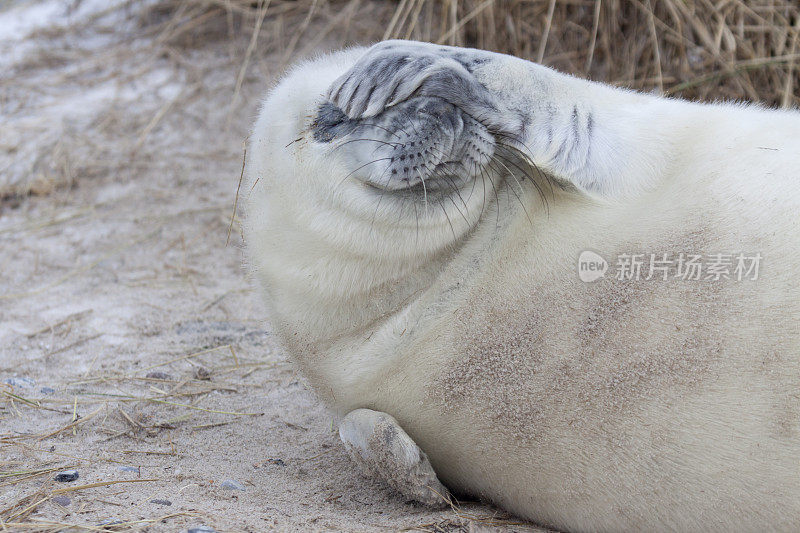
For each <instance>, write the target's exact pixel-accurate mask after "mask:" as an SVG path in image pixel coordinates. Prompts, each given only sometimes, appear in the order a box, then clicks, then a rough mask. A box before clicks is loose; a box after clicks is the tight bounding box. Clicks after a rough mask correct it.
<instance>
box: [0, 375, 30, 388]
mask: <svg viewBox="0 0 800 533" xmlns="http://www.w3.org/2000/svg"><path fill="white" fill-rule="evenodd" d="M3 383H5V384H6V385H11V386H12V387H14V388H17V389H30V388H31V387H33V386H34V385H36V382H35V381H34V380H32V379H31V378H26V377H24V376H22V377H18V378H6V379H4V380H3Z"/></svg>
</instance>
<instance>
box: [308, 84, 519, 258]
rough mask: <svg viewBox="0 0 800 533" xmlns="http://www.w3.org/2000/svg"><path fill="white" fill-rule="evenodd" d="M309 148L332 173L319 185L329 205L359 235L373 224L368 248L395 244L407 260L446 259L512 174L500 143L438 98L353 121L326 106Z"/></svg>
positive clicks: (319, 111) (414, 100)
mask: <svg viewBox="0 0 800 533" xmlns="http://www.w3.org/2000/svg"><path fill="white" fill-rule="evenodd" d="M306 139H307V141H308V142H307V143H305V147H306V148H307V149H308V150H309V151H310V152H309V153H311V154H313V155H314V157H313V159H315V160H316V161H318V162H320V168H323V167H324V168H326V169H327V172H325V173H319V174H317V176H318V178H319V179H320V181H318V182H317V183H316V186H317V187H320V188H322V189H327V190H329V194H327V195H326V198H329V199H330V198H334V199H335V200H334V201H338V204H337V208H338V209H339V210H340V212H341V214H342V216H343V217H345V218H347V219H348V220H350V222H351V223H353V229H354V230H355V227H363V226H364V224H363V223H364V222H366V223H367V225H368V229H367V235H366V237H368V239H369V240H370V241H372V242H374V241H375V239H376V238H377V239H379V240H384V239H390V241H389V242H392V246H395V247H397V246H400V247H401V248H404V249H405V250H406V252H405V253H411V252H413V253H417V252H422V253H423V254H425V253H427V252H425V251H424V250H428V251H433V250H437V249H441V247H443V246H449V245H450V244H452V243H453V242H454V240H457V239H459V238H460V237H461V236H462V235H464V234H466V233H467V232H468V231H469V230H470V229H472V228H473V227H474V226H475V225H476V224H477V223H478V222H479V220H480V218H481V215H482V213H484V212H485V211H486V210H487V208H488V207H489V206H490V204H492V203H493V202H495V201H496V200H497V195H498V191H501V190H502V189H503V181H504V176H503V172H502V170H503V165H506V166H509V165H508V163H507V162H506V163H504V162H503V159H504V156H503V154H504V150H505V151H507V149H504V147H503V145H502V144H501V143H498V141H497V137H496V136H495V134H493V133H492V132H490V131H489V129H488V128H487V127H486V126H485V125H484V124H483V123H481V122H480V121H479V120H478V119H476V118H475V117H473V116H471V115H469V114H468V113H466V112H464V111H463V110H462V109H461V108H459V107H458V106H455V105H453V104H451V103H448V102H447V101H445V100H444V99H442V98H438V97H430V96H413V97H410V98H408V99H406V100H404V101H401V102H398V103H396V104H395V105H392V106H390V107H387V108H386V109H385V110H383V111H382V112H380V113H378V114H377V115H375V116H370V117H362V118H356V119H354V118H350V117H348V116H347V115H346V114H345V113H344V112H343V111H342V110H341V109H340V108H338V107H337V106H336V105H334V104H333V103H331V102H330V101H324V102H323V103H321V104H319V105H318V107H316V109H315V113H314V114H313V115H312V118H311V121H310V125H309V127H308V129H307V130H306ZM506 157H507V156H506ZM309 159H311V158H309ZM326 201H329V200H326ZM422 241H424V243H423V242H422ZM395 250H397V248H395Z"/></svg>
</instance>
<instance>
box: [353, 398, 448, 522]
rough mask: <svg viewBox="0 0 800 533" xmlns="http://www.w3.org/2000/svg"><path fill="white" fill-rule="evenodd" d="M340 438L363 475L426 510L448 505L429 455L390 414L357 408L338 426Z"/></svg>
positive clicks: (446, 493) (446, 496)
mask: <svg viewBox="0 0 800 533" xmlns="http://www.w3.org/2000/svg"><path fill="white" fill-rule="evenodd" d="M339 437H341V439H342V442H343V443H344V447H345V448H346V449H347V452H348V453H349V454H350V457H352V458H353V460H354V461H355V462H356V463H357V464H358V465H359V466H360V467H361V469H362V470H363V471H364V473H365V474H367V475H368V476H371V477H378V478H380V479H382V480H384V481H385V482H387V483H388V484H389V485H391V486H392V488H394V489H395V490H397V491H398V492H400V493H401V494H402V495H403V496H405V497H406V498H408V499H410V500H413V501H415V502H418V503H421V504H422V505H425V506H428V507H436V508H443V507H447V506H448V505H450V501H451V500H450V494H449V493H448V491H447V489H446V488H445V487H444V486H443V485H442V484H441V482H439V478H437V477H436V472H434V471H433V467H432V466H431V463H430V461H428V456H427V455H425V452H423V451H422V450H421V449H420V448H419V446H417V445H416V443H415V442H414V441H413V440H411V437H409V436H408V434H407V433H406V432H405V431H403V428H401V427H400V425H399V424H398V423H397V420H395V419H394V418H393V417H391V416H390V415H387V414H386V413H381V412H379V411H372V410H370V409H356V410H355V411H351V412H350V413H348V414H347V416H345V417H344V419H343V420H342V422H341V423H340V424H339Z"/></svg>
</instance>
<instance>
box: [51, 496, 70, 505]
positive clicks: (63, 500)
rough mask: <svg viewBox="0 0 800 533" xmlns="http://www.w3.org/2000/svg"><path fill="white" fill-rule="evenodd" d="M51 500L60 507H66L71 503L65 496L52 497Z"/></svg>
mask: <svg viewBox="0 0 800 533" xmlns="http://www.w3.org/2000/svg"><path fill="white" fill-rule="evenodd" d="M52 499H53V501H54V502H56V503H57V504H58V505H60V506H61V507H67V506H68V505H69V504H70V503H72V500H70V499H69V498H68V497H66V496H53V498H52Z"/></svg>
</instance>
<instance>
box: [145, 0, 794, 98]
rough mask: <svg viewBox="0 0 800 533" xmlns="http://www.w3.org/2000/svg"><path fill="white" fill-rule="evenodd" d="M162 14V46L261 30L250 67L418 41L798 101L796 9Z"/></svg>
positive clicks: (670, 85)
mask: <svg viewBox="0 0 800 533" xmlns="http://www.w3.org/2000/svg"><path fill="white" fill-rule="evenodd" d="M158 9H160V10H164V12H172V13H174V15H173V17H172V19H171V22H170V25H169V26H170V32H168V33H165V34H164V40H171V39H175V38H181V39H182V41H183V42H186V41H187V39H188V41H189V42H190V41H191V40H192V39H198V38H203V37H202V36H204V35H207V32H208V31H210V30H211V29H212V28H215V30H214V31H216V32H217V33H218V34H220V35H222V34H223V33H224V32H225V31H227V34H228V35H233V34H235V33H236V32H237V31H239V30H240V29H244V30H245V31H250V32H251V33H252V30H253V28H254V27H255V28H257V29H258V32H257V33H252V35H253V39H252V40H251V44H252V45H253V46H251V47H249V48H248V49H247V53H246V58H245V59H246V60H247V59H249V58H250V57H251V55H252V54H253V52H254V50H257V52H256V53H255V55H260V54H270V53H274V52H275V51H280V52H281V53H282V54H283V57H284V58H286V59H287V60H288V59H289V58H291V57H293V55H295V54H297V53H300V55H303V54H305V53H307V52H309V51H310V50H313V49H314V48H315V47H316V46H318V45H319V44H320V43H321V42H322V41H323V40H324V39H325V37H327V36H329V35H331V34H335V35H336V37H337V40H340V41H341V42H343V43H347V42H349V41H350V38H351V36H356V37H358V38H360V39H361V40H364V38H365V37H367V39H368V40H369V39H378V38H384V39H386V38H399V39H415V40H422V41H430V42H437V43H443V44H450V45H457V46H472V47H478V48H484V49H488V50H495V51H498V52H503V53H508V54H513V55H516V56H519V57H524V58H527V59H530V60H533V61H537V62H541V63H544V64H547V65H550V66H553V67H555V68H558V69H560V70H563V71H565V72H570V73H573V74H577V75H580V76H585V77H590V78H592V79H595V80H600V81H605V82H608V83H612V84H615V85H623V86H628V87H633V88H636V89H641V90H648V91H649V90H657V91H661V92H664V93H666V94H672V95H680V96H682V97H685V98H692V99H700V100H718V99H737V100H749V101H753V102H761V103H765V104H768V105H774V106H783V107H789V106H792V105H796V104H797V102H798V100H797V99H798V96H797V87H798V84H800V72H798V69H797V68H796V63H797V60H798V59H800V48H798V37H800V4H798V3H797V2H796V1H794V0H717V1H712V0H399V1H392V2H370V1H365V0H349V1H347V0H299V1H296V0H291V1H280V0H273V1H271V2H270V1H267V2H264V1H260V2H253V1H243V0H207V1H204V2H197V1H191V0H167V1H164V2H162V3H161V4H159V7H158ZM313 20H318V21H320V22H321V24H322V26H321V27H320V26H318V25H313V24H312V21H313ZM365 21H369V24H370V25H371V27H365V26H364V22H365ZM356 23H359V24H360V26H359V28H357V30H356V31H353V25H354V24H356ZM310 24H312V25H313V26H314V28H316V31H314V32H313V34H309V33H306V31H307V30H308V28H309V25H310ZM245 62H246V61H245ZM242 72H244V68H243V70H242Z"/></svg>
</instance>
